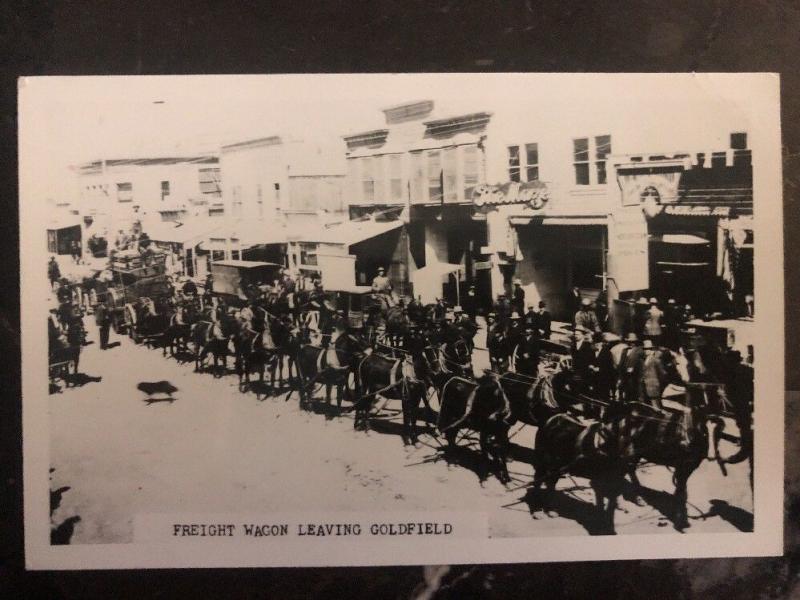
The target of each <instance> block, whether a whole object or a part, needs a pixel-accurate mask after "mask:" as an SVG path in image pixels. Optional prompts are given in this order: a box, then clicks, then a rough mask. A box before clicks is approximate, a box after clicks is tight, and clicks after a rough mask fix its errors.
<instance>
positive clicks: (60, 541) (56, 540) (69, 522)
mask: <svg viewBox="0 0 800 600" xmlns="http://www.w3.org/2000/svg"><path fill="white" fill-rule="evenodd" d="M80 522H81V518H80V516H78V515H74V516H72V517H69V518H67V519H65V520H64V521H63V522H62V523H61V524H60V525H57V526H56V527H53V528H52V529H51V530H50V544H51V545H52V546H66V545H67V544H69V543H70V541H71V540H72V536H73V535H75V525H77V524H78V523H80Z"/></svg>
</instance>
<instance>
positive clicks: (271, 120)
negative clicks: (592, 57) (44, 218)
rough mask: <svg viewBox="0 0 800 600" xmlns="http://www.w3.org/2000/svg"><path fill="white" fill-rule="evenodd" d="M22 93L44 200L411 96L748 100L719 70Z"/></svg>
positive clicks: (326, 127)
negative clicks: (91, 165) (77, 177)
mask: <svg viewBox="0 0 800 600" xmlns="http://www.w3.org/2000/svg"><path fill="white" fill-rule="evenodd" d="M19 88H20V144H21V147H20V164H21V168H22V169H23V174H26V176H25V177H24V185H23V191H24V194H25V195H26V196H29V197H31V198H32V199H36V200H37V201H42V200H46V199H48V198H56V199H59V198H61V197H63V196H64V195H68V194H70V193H72V189H73V187H74V183H73V180H74V178H73V176H72V175H71V171H70V170H69V167H70V165H76V164H80V163H82V162H86V161H89V160H96V159H100V158H125V157H128V158H132V157H146V156H165V155H177V154H195V153H199V152H214V151H216V150H217V149H218V148H219V146H220V145H222V144H226V143H232V142H236V141H242V140H246V139H253V138H257V137H264V136H269V135H276V134H277V135H283V136H286V137H290V136H291V137H295V138H302V139H305V140H309V141H315V142H318V143H323V144H324V145H327V144H336V143H339V144H340V143H341V136H342V135H345V134H348V133H353V132H357V131H365V130H369V129H372V128H378V127H381V126H382V125H383V114H382V113H381V112H380V110H381V109H382V108H386V107H389V106H393V105H396V104H399V103H403V102H406V101H413V100H422V99H433V100H435V102H436V114H437V115H438V116H448V115H455V114H463V113H465V112H470V111H478V110H493V109H495V108H497V107H498V106H500V107H501V106H502V105H503V103H506V102H529V103H531V104H532V105H535V103H536V101H537V98H540V97H543V96H549V100H550V102H551V105H552V100H553V98H557V97H560V96H563V97H564V98H570V97H586V98H590V97H591V96H592V95H597V94H600V95H603V96H606V97H615V95H616V97H622V95H624V97H625V99H626V103H630V102H631V101H632V99H633V102H634V103H636V102H637V101H638V99H640V100H641V104H642V105H645V104H647V102H648V99H655V98H658V99H659V100H660V101H663V99H664V97H665V96H666V97H670V96H672V97H681V99H686V98H689V99H691V98H694V97H696V99H697V102H704V101H705V100H704V99H707V98H708V97H711V96H713V97H714V98H715V101H719V102H722V103H723V104H730V105H731V106H734V105H735V104H736V103H738V104H740V105H741V104H742V102H743V94H742V89H743V87H742V83H741V81H739V80H737V79H736V77H735V76H729V75H709V74H703V75H690V74H681V75H614V76H610V75H586V74H583V75H541V74H539V75H536V74H527V75H526V74H482V75H477V74H429V75H421V74H395V75H391V74H388V75H277V76H276V75H271V76H266V75H262V76H161V77H43V78H27V79H22V80H20V82H19ZM744 102H746V99H745V100H744ZM587 106H588V105H587ZM743 110H747V108H746V107H745V108H744V109H743Z"/></svg>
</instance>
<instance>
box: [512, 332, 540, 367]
mask: <svg viewBox="0 0 800 600" xmlns="http://www.w3.org/2000/svg"><path fill="white" fill-rule="evenodd" d="M516 357H517V360H516V364H515V365H514V368H515V370H516V372H517V373H520V374H522V375H527V376H529V377H536V376H538V374H539V340H538V339H537V337H536V333H535V331H534V328H533V325H525V331H524V333H523V335H522V337H520V338H519V342H518V343H517V350H516Z"/></svg>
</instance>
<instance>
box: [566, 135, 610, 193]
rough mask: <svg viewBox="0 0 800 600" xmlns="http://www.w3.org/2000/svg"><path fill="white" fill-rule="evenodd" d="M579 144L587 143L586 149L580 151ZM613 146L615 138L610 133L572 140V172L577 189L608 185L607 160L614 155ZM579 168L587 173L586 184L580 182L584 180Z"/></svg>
mask: <svg viewBox="0 0 800 600" xmlns="http://www.w3.org/2000/svg"><path fill="white" fill-rule="evenodd" d="M605 140H607V142H605ZM578 142H585V145H586V146H585V149H582V150H578ZM613 144H614V140H613V136H612V135H611V134H610V133H604V134H600V135H587V136H583V137H573V138H572V172H573V177H574V183H573V185H574V186H575V187H587V186H598V185H608V173H607V172H606V160H607V159H608V157H609V156H610V155H611V153H612V149H613ZM579 155H580V157H579ZM579 168H580V169H581V171H583V170H585V171H586V177H585V182H582V181H580V179H582V178H579V176H578V172H579V171H578V169H579Z"/></svg>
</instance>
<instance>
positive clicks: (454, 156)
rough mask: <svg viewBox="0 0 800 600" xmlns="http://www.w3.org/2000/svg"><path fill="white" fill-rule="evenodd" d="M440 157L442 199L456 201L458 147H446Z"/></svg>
mask: <svg viewBox="0 0 800 600" xmlns="http://www.w3.org/2000/svg"><path fill="white" fill-rule="evenodd" d="M442 158H443V160H442V186H443V188H444V190H443V193H444V201H445V202H458V148H446V149H445V150H444V151H443V153H442Z"/></svg>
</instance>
